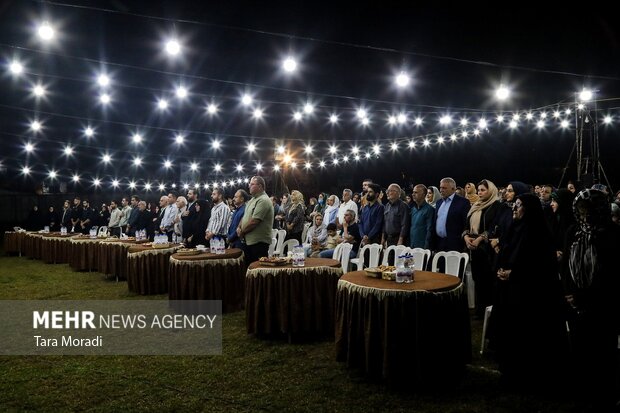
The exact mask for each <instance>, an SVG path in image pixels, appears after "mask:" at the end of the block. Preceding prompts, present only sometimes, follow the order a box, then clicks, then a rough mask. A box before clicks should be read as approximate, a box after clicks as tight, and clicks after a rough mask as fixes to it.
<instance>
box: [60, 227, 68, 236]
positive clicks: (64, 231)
mask: <svg viewBox="0 0 620 413" xmlns="http://www.w3.org/2000/svg"><path fill="white" fill-rule="evenodd" d="M60 235H67V227H65V226H64V225H63V226H62V227H60Z"/></svg>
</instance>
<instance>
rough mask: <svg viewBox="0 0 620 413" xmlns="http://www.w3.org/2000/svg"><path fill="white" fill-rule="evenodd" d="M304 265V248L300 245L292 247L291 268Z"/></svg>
mask: <svg viewBox="0 0 620 413" xmlns="http://www.w3.org/2000/svg"><path fill="white" fill-rule="evenodd" d="M304 265H306V258H305V254H304V247H303V246H301V245H298V246H296V247H293V267H303V266H304Z"/></svg>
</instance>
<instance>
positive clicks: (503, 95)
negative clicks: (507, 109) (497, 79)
mask: <svg viewBox="0 0 620 413" xmlns="http://www.w3.org/2000/svg"><path fill="white" fill-rule="evenodd" d="M509 96H510V90H509V89H508V88H507V87H506V86H504V85H500V86H499V87H498V88H497V90H496V91H495V97H496V98H497V99H498V100H506V99H508V97H509Z"/></svg>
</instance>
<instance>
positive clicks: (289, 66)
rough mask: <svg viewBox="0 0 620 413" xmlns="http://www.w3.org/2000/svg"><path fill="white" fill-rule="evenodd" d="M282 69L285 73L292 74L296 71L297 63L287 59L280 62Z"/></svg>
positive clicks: (289, 58) (290, 58)
mask: <svg viewBox="0 0 620 413" xmlns="http://www.w3.org/2000/svg"><path fill="white" fill-rule="evenodd" d="M282 68H283V69H284V71H285V72H288V73H292V72H294V71H295V70H296V69H297V62H296V61H295V59H293V58H292V57H287V58H286V59H284V62H282Z"/></svg>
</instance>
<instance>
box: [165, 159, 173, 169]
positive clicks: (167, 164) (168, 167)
mask: <svg viewBox="0 0 620 413" xmlns="http://www.w3.org/2000/svg"><path fill="white" fill-rule="evenodd" d="M164 168H166V169H170V168H172V162H170V161H169V160H166V161H165V162H164Z"/></svg>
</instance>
